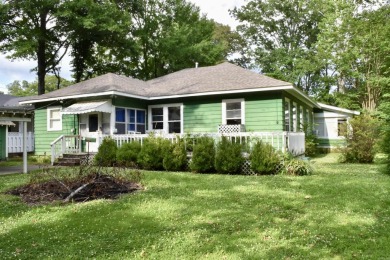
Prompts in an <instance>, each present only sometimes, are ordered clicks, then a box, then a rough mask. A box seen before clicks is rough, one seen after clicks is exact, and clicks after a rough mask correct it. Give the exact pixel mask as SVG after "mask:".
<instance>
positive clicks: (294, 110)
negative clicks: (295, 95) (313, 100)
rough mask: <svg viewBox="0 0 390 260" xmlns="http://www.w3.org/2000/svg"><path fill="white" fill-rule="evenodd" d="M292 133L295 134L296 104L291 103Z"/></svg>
mask: <svg viewBox="0 0 390 260" xmlns="http://www.w3.org/2000/svg"><path fill="white" fill-rule="evenodd" d="M291 130H292V131H293V132H297V103H295V102H293V103H292V129H291Z"/></svg>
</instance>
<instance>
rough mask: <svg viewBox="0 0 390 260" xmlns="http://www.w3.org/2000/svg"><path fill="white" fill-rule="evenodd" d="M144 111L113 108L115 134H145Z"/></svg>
mask: <svg viewBox="0 0 390 260" xmlns="http://www.w3.org/2000/svg"><path fill="white" fill-rule="evenodd" d="M145 117H146V111H145V110H143V109H134V108H123V107H116V108H115V128H116V133H117V134H128V133H141V134H144V133H145Z"/></svg>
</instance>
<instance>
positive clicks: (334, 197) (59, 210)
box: [0, 154, 390, 259]
mask: <svg viewBox="0 0 390 260" xmlns="http://www.w3.org/2000/svg"><path fill="white" fill-rule="evenodd" d="M335 159H336V157H335V155H333V154H331V155H327V156H323V157H322V158H316V159H313V160H312V161H311V162H312V164H313V167H314V168H315V171H316V172H315V174H314V175H312V176H305V177H288V176H258V177H255V176H226V175H225V176H224V175H199V174H191V173H169V172H145V178H144V180H143V184H144V185H145V187H146V190H145V191H143V192H139V193H137V194H132V195H125V196H122V197H121V198H120V199H119V200H116V201H106V200H99V201H93V202H88V203H84V204H69V205H66V206H36V207H29V206H26V205H24V204H22V203H21V202H19V199H18V198H16V197H12V196H8V195H0V259H10V258H17V259H86V258H96V259H141V258H146V259H319V258H322V259H324V258H325V259H352V258H364V259H381V258H382V259H385V258H388V257H389V256H390V194H389V192H390V176H389V175H385V174H383V173H381V169H382V168H383V165H381V164H379V163H377V164H374V165H362V164H354V165H352V164H338V163H336V160H335ZM27 178H28V177H26V175H12V176H0V191H5V190H7V189H9V188H11V187H13V186H15V185H18V184H21V183H25V182H26V181H27Z"/></svg>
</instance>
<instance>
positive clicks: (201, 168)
mask: <svg viewBox="0 0 390 260" xmlns="http://www.w3.org/2000/svg"><path fill="white" fill-rule="evenodd" d="M214 158H215V147H214V140H213V139H212V138H211V137H206V136H204V137H198V138H197V139H196V143H195V145H194V147H193V153H192V161H191V164H190V169H191V170H192V171H194V172H213V171H214Z"/></svg>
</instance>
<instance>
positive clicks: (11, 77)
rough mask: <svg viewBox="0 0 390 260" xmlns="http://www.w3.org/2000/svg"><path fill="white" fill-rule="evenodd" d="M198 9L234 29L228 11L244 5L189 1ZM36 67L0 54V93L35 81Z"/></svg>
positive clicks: (240, 0) (226, 0) (235, 0)
mask: <svg viewBox="0 0 390 260" xmlns="http://www.w3.org/2000/svg"><path fill="white" fill-rule="evenodd" d="M189 2H192V3H194V4H195V5H197V6H199V7H200V11H201V13H202V14H206V15H207V17H208V18H210V19H213V20H214V21H216V22H218V23H222V24H227V25H230V26H231V27H232V28H235V27H236V26H237V25H238V23H237V21H235V20H234V19H233V18H232V17H231V16H230V15H229V10H230V9H233V8H234V7H236V6H237V7H239V6H242V5H243V4H245V0H189ZM69 61H70V59H69V57H65V58H64V60H63V61H62V62H61V64H60V66H61V77H63V78H66V79H71V73H70V71H69V69H70V66H69ZM34 67H36V61H28V60H15V61H10V60H8V59H7V58H6V57H5V55H2V54H0V91H1V92H5V93H7V88H6V85H7V84H9V83H12V82H14V81H15V80H19V81H22V80H27V81H29V82H31V81H34V80H35V79H36V72H35V71H33V72H31V69H32V68H34Z"/></svg>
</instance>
